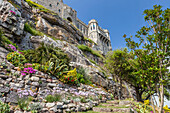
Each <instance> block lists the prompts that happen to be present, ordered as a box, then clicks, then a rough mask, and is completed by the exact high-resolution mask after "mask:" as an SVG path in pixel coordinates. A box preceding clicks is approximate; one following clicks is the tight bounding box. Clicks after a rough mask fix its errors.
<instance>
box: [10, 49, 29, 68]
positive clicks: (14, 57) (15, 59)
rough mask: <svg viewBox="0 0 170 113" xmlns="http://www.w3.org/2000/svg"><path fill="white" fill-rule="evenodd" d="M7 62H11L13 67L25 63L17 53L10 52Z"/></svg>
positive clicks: (23, 58) (22, 57)
mask: <svg viewBox="0 0 170 113" xmlns="http://www.w3.org/2000/svg"><path fill="white" fill-rule="evenodd" d="M7 60H8V61H9V62H11V63H12V64H13V65H14V66H22V65H24V64H25V63H27V60H26V59H25V57H24V56H23V55H22V54H20V53H18V52H11V53H9V54H7Z"/></svg>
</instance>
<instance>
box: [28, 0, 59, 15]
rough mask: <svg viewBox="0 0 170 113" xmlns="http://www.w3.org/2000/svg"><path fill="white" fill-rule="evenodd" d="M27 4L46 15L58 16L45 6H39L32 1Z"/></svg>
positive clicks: (29, 0)
mask: <svg viewBox="0 0 170 113" xmlns="http://www.w3.org/2000/svg"><path fill="white" fill-rule="evenodd" d="M26 2H27V3H28V4H29V5H30V6H31V7H34V8H36V9H39V10H40V11H41V12H45V13H50V14H52V15H57V13H55V12H53V11H51V10H49V9H47V8H45V7H44V6H42V5H39V4H37V3H35V2H33V1H31V0H26Z"/></svg>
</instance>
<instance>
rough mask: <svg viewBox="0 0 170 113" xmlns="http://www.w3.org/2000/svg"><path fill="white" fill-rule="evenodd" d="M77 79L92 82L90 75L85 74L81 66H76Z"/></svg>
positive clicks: (87, 82) (84, 82)
mask: <svg viewBox="0 0 170 113" xmlns="http://www.w3.org/2000/svg"><path fill="white" fill-rule="evenodd" d="M77 80H78V82H80V83H83V84H88V85H90V84H92V82H91V81H90V77H89V76H87V74H86V71H85V69H84V68H83V67H79V68H77Z"/></svg>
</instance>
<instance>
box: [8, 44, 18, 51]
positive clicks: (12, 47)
mask: <svg viewBox="0 0 170 113" xmlns="http://www.w3.org/2000/svg"><path fill="white" fill-rule="evenodd" d="M8 46H9V47H8V48H10V49H12V50H13V51H17V49H16V47H15V46H13V45H12V44H9V45H8Z"/></svg>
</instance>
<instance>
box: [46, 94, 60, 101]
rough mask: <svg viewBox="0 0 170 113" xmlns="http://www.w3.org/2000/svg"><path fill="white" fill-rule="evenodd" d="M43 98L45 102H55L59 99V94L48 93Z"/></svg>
mask: <svg viewBox="0 0 170 113" xmlns="http://www.w3.org/2000/svg"><path fill="white" fill-rule="evenodd" d="M45 99H46V100H47V102H57V101H60V100H61V95H59V94H55V95H48V96H47V97H45Z"/></svg>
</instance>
